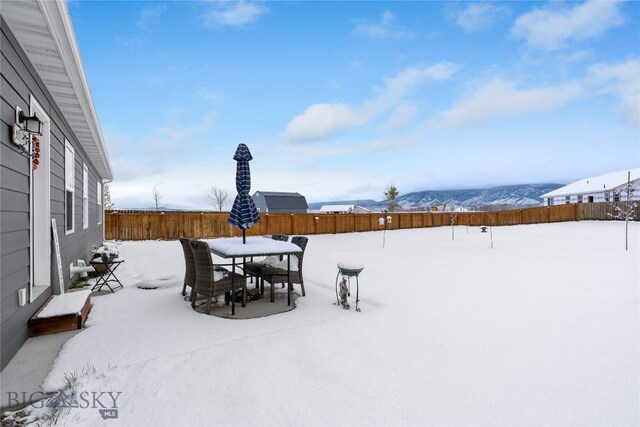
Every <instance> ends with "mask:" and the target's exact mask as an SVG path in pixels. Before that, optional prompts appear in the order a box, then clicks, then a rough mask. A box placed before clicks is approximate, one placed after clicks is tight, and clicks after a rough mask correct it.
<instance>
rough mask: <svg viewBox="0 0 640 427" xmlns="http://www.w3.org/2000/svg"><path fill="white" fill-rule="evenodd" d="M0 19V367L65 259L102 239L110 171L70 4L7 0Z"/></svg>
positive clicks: (55, 287)
mask: <svg viewBox="0 0 640 427" xmlns="http://www.w3.org/2000/svg"><path fill="white" fill-rule="evenodd" d="M0 22H1V24H2V25H0V37H1V45H2V67H1V68H0V75H1V78H0V81H1V86H0V99H1V101H2V120H0V125H1V131H0V148H1V149H2V154H1V155H0V170H1V175H2V180H1V181H0V215H1V216H2V221H0V235H1V236H2V237H1V239H2V253H1V254H0V259H1V265H2V280H1V281H0V288H1V289H0V293H1V294H2V338H1V340H0V341H1V342H0V349H1V352H0V362H1V363H0V364H1V367H2V368H4V367H5V366H6V365H7V363H8V362H9V361H10V360H11V358H12V357H13V356H14V355H15V354H16V352H17V351H18V349H19V348H20V347H21V346H22V344H24V342H25V341H26V340H27V337H28V321H29V318H31V317H32V316H33V315H34V313H36V312H37V311H38V309H40V307H42V306H43V305H44V304H45V302H46V301H47V299H48V298H49V297H50V296H51V295H52V294H56V293H60V291H61V289H60V287H61V286H60V285H62V287H63V288H65V289H66V288H68V287H69V285H70V284H71V282H72V281H73V280H74V279H76V278H77V276H75V275H72V274H71V272H70V267H69V266H70V264H74V265H75V264H76V263H77V260H84V261H88V260H89V251H90V250H91V249H93V248H94V247H96V246H101V245H102V242H103V239H104V230H103V218H104V203H103V187H102V186H103V184H104V183H105V182H106V181H110V180H111V179H112V178H113V174H112V170H111V165H110V162H109V156H108V154H107V148H106V144H105V141H104V139H103V137H102V132H101V130H100V124H99V123H98V118H97V115H96V111H95V108H94V105H93V100H92V98H91V92H90V90H89V85H88V82H87V77H86V75H85V73H84V68H83V66H82V59H81V57H80V52H79V49H78V44H77V42H76V38H75V35H74V30H73V25H72V23H71V19H70V17H69V10H68V9H67V3H66V2H65V1H60V0H59V1H47V0H23V1H3V2H2V7H1V8H0ZM21 113H22V114H21ZM25 116H26V117H28V118H29V119H26V118H25ZM37 123H40V126H37V125H36V124H37ZM38 127H39V129H38ZM27 130H32V132H28V131H27ZM52 219H55V225H56V233H57V235H58V236H59V239H58V241H59V248H60V253H59V256H54V255H57V254H56V252H57V251H54V239H53V237H52V234H53V233H52ZM56 258H57V259H56ZM58 259H59V260H60V261H61V262H60V264H58ZM59 265H60V269H59V268H58V266H59ZM59 272H60V273H59Z"/></svg>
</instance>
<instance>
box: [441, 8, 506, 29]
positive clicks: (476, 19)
mask: <svg viewBox="0 0 640 427" xmlns="http://www.w3.org/2000/svg"><path fill="white" fill-rule="evenodd" d="M510 13H511V9H509V7H507V6H504V5H496V4H492V3H471V4H470V5H469V6H468V7H467V8H466V9H464V10H458V11H456V12H454V20H455V22H456V24H458V26H460V27H461V28H462V29H463V30H464V31H466V32H467V33H472V32H475V31H480V30H483V29H485V28H488V27H490V26H491V25H493V24H494V23H495V22H497V21H498V20H500V19H501V18H503V17H506V16H508V15H510Z"/></svg>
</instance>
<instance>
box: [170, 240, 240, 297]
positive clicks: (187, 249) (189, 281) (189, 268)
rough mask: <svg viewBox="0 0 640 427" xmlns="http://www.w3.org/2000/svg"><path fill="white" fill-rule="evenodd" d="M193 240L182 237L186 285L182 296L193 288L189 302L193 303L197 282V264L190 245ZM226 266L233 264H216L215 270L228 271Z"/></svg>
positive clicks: (183, 287) (183, 286)
mask: <svg viewBox="0 0 640 427" xmlns="http://www.w3.org/2000/svg"><path fill="white" fill-rule="evenodd" d="M189 242H191V239H187V238H186V237H180V245H182V252H184V264H185V271H184V284H183V285H182V296H186V295H187V286H188V287H190V288H191V294H190V295H189V301H191V297H192V296H193V284H194V283H195V281H196V263H195V261H194V259H193V252H192V250H191V246H190V245H189ZM224 265H231V264H214V265H213V269H214V270H215V271H228V270H227V269H226V268H224V267H223V266H224Z"/></svg>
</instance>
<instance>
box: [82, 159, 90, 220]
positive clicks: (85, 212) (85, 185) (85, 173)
mask: <svg viewBox="0 0 640 427" xmlns="http://www.w3.org/2000/svg"><path fill="white" fill-rule="evenodd" d="M87 228H89V168H88V167H87V164H86V163H85V162H82V229H83V230H86V229H87Z"/></svg>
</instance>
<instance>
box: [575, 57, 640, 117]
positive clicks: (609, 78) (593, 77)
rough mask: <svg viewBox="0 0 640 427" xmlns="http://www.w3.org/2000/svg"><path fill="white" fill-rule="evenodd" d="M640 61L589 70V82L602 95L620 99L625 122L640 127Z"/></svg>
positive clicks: (597, 65)
mask: <svg viewBox="0 0 640 427" xmlns="http://www.w3.org/2000/svg"><path fill="white" fill-rule="evenodd" d="M638 76H640V61H638V60H636V59H633V60H628V61H626V62H622V63H618V64H596V65H594V66H592V67H590V68H589V73H588V76H587V80H588V81H589V82H590V83H591V84H592V85H593V86H594V87H596V88H598V89H597V90H598V91H599V92H600V93H602V94H611V95H614V96H617V97H618V98H620V105H619V110H620V112H621V115H622V117H623V120H624V121H625V122H626V123H628V124H630V125H633V126H639V125H640V79H639V78H638Z"/></svg>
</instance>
